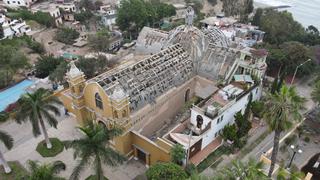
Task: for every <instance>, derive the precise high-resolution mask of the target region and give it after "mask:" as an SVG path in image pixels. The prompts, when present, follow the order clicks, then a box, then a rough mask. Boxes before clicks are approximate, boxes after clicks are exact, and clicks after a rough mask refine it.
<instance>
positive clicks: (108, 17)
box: [98, 5, 117, 30]
mask: <svg viewBox="0 0 320 180" xmlns="http://www.w3.org/2000/svg"><path fill="white" fill-rule="evenodd" d="M98 13H99V14H100V15H101V23H102V24H103V25H104V26H107V27H109V29H110V30H112V26H113V25H115V24H116V18H117V10H116V8H115V7H114V6H112V5H104V6H100V10H99V11H98Z"/></svg>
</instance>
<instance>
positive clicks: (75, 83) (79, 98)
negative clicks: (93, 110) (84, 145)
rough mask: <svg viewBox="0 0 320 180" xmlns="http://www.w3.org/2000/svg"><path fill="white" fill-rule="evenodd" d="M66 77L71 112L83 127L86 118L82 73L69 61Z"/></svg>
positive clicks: (84, 80)
mask: <svg viewBox="0 0 320 180" xmlns="http://www.w3.org/2000/svg"><path fill="white" fill-rule="evenodd" d="M66 77H67V81H68V83H69V88H70V92H71V96H72V112H73V113H74V114H75V115H76V117H77V119H78V121H79V123H80V124H81V125H84V124H85V120H86V118H87V117H88V116H87V111H86V109H85V102H84V97H83V89H84V87H85V85H86V79H85V76H84V73H83V72H82V71H80V70H79V69H78V68H77V67H76V65H75V63H74V62H73V61H71V63H70V70H69V71H68V72H67V74H66Z"/></svg>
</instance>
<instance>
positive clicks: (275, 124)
mask: <svg viewBox="0 0 320 180" xmlns="http://www.w3.org/2000/svg"><path fill="white" fill-rule="evenodd" d="M303 102H304V99H303V98H302V97H300V96H299V95H297V92H296V90H295V88H294V87H287V86H285V85H284V86H282V87H281V89H280V91H279V92H275V93H274V94H271V93H270V94H267V99H266V104H265V105H266V111H265V113H264V119H265V120H266V122H267V124H268V126H269V129H270V130H272V131H274V140H273V150H272V156H271V165H270V169H269V173H268V176H269V177H271V175H272V173H273V170H274V167H275V163H276V160H277V154H278V150H279V141H280V134H281V132H283V131H285V130H288V129H289V128H290V127H291V126H292V124H293V123H294V122H295V121H300V120H301V119H302V115H301V114H300V112H299V110H301V109H303V104H304V103H303Z"/></svg>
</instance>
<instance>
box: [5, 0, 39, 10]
mask: <svg viewBox="0 0 320 180" xmlns="http://www.w3.org/2000/svg"><path fill="white" fill-rule="evenodd" d="M36 1H37V0H4V1H3V2H4V4H5V6H7V7H10V8H17V7H30V6H31V5H32V4H34V3H35V2H36Z"/></svg>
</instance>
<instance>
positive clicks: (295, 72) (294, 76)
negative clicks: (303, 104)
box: [290, 59, 311, 85]
mask: <svg viewBox="0 0 320 180" xmlns="http://www.w3.org/2000/svg"><path fill="white" fill-rule="evenodd" d="M309 61H311V59H308V60H306V61H305V62H303V63H301V64H299V65H298V66H297V67H296V70H295V71H294V74H293V77H292V79H291V83H290V85H292V83H293V81H294V79H295V78H296V74H297V71H298V69H299V67H301V66H303V65H304V64H306V63H307V62H309Z"/></svg>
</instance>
